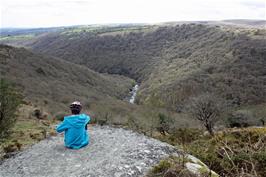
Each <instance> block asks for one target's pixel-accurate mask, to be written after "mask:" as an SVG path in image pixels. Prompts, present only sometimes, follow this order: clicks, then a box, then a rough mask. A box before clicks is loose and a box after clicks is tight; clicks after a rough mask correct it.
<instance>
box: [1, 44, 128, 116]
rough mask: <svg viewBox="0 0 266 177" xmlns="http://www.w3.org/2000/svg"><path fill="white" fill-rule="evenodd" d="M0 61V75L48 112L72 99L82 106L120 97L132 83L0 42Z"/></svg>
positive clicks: (62, 109)
mask: <svg viewBox="0 0 266 177" xmlns="http://www.w3.org/2000/svg"><path fill="white" fill-rule="evenodd" d="M0 61H1V65H0V71H1V76H2V77H5V78H7V79H8V80H9V81H11V82H13V83H15V85H16V87H17V88H19V90H21V91H22V93H23V95H24V96H25V99H26V100H28V101H30V102H32V103H33V104H35V105H38V106H40V107H44V108H46V109H48V110H49V111H50V112H51V113H56V112H60V111H64V110H68V106H67V105H68V104H69V103H70V102H72V101H73V100H81V101H82V102H83V103H84V108H86V107H88V106H89V103H91V102H95V101H99V100H106V101H108V100H119V99H123V98H124V97H125V96H126V95H127V94H128V92H129V89H130V88H131V87H132V84H133V81H132V80H131V79H128V78H126V77H123V76H118V75H108V74H99V73H96V72H94V71H92V70H90V69H88V68H86V67H83V66H80V65H76V64H73V63H69V62H67V61H64V60H60V59H58V58H55V57H46V56H43V55H39V54H35V53H32V52H30V51H28V50H26V49H24V48H14V47H10V46H5V45H0Z"/></svg>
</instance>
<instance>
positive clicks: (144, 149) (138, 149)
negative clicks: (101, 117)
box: [0, 126, 176, 177]
mask: <svg viewBox="0 0 266 177" xmlns="http://www.w3.org/2000/svg"><path fill="white" fill-rule="evenodd" d="M89 134H90V137H91V141H90V144H89V145H88V146H86V147H84V148H82V149H80V150H71V149H67V148H65V147H64V145H63V143H64V137H63V135H62V134H61V135H58V136H56V137H51V138H49V139H46V140H43V141H41V142H39V143H38V144H35V145H33V146H32V147H30V148H28V149H27V150H25V151H23V152H20V153H18V154H17V155H16V156H14V157H11V158H9V159H7V160H5V161H4V162H3V163H2V164H1V165H0V176H1V177H41V176H42V177H44V176H47V177H48V176H49V177H59V176H60V177H124V176H132V177H133V176H143V175H144V174H145V173H146V172H147V171H148V170H149V169H150V168H151V167H152V166H153V165H155V164H156V163H158V162H159V161H160V160H161V159H162V158H165V157H167V156H169V155H171V154H173V153H175V152H176V150H175V149H174V147H173V146H170V145H168V144H166V143H163V142H160V141H158V140H155V139H152V138H149V137H146V136H144V135H141V134H138V133H135V132H132V131H130V130H125V129H121V128H112V127H108V126H103V127H101V126H92V127H90V128H89Z"/></svg>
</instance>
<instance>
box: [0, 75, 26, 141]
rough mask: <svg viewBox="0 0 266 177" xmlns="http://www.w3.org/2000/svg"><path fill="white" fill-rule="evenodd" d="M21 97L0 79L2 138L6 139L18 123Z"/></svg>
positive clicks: (0, 134)
mask: <svg viewBox="0 0 266 177" xmlns="http://www.w3.org/2000/svg"><path fill="white" fill-rule="evenodd" d="M21 98H22V97H21V95H20V94H19V93H18V92H16V91H15V89H14V88H13V87H12V86H11V85H10V84H9V83H8V82H7V81H6V80H4V79H0V138H3V137H6V136H7V135H8V133H9V130H10V128H12V126H13V125H14V123H15V122H16V111H17V108H18V106H19V105H20V103H21V100H22V99H21Z"/></svg>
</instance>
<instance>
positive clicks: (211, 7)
mask: <svg viewBox="0 0 266 177" xmlns="http://www.w3.org/2000/svg"><path fill="white" fill-rule="evenodd" d="M1 6H2V8H1V9H2V11H1V16H2V18H1V19H2V22H1V24H2V26H5V27H7V26H9V27H10V26H11V27H40V26H43V27H47V26H62V25H78V24H95V23H131V22H132V23H136V22H162V21H181V20H222V19H235V18H242V19H244V18H249V19H265V2H264V0H185V1H184V0H182V1H181V0H23V1H22V0H6V1H5V2H4V3H2V4H1Z"/></svg>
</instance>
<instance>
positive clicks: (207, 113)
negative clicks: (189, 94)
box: [186, 93, 225, 135]
mask: <svg viewBox="0 0 266 177" xmlns="http://www.w3.org/2000/svg"><path fill="white" fill-rule="evenodd" d="M186 107H187V111H188V112H189V113H190V114H191V115H192V116H193V117H194V118H196V119H198V120H200V121H201V122H202V123H203V125H204V127H206V129H207V131H208V132H209V133H210V134H211V135H214V133H213V127H214V124H215V123H216V122H217V120H218V118H219V116H220V114H221V113H222V111H223V110H224V108H225V104H224V102H223V101H222V99H219V98H218V97H217V96H216V95H213V94H210V93H205V94H202V95H199V96H197V97H193V98H192V99H190V101H189V104H188V105H187V106H186Z"/></svg>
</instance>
